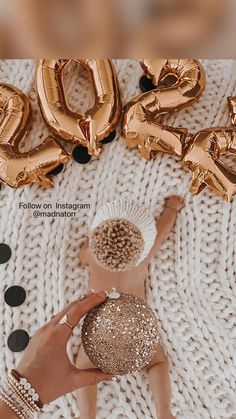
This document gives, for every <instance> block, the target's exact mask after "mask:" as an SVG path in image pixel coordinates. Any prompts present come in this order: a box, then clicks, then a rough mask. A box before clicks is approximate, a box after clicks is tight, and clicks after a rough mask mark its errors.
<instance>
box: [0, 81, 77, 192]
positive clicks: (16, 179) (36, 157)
mask: <svg viewBox="0 0 236 419" xmlns="http://www.w3.org/2000/svg"><path fill="white" fill-rule="evenodd" d="M0 110H1V111H2V113H3V119H2V120H1V122H0V180H1V181H2V182H3V183H5V184H7V185H8V186H11V187H12V188H19V187H20V186H24V185H27V184H29V183H33V182H35V183H38V184H39V185H41V186H44V187H49V186H52V185H53V181H52V180H51V178H50V177H49V176H47V174H48V173H49V172H50V171H51V170H53V169H55V168H56V167H57V166H58V165H59V164H60V163H64V162H65V161H67V160H68V159H69V156H68V154H67V153H66V152H65V151H64V150H63V149H62V147H61V146H60V145H59V144H58V143H57V142H56V141H55V140H54V139H52V138H50V137H48V138H47V139H46V140H44V141H43V142H42V143H41V144H40V145H39V146H38V147H36V148H34V149H32V150H30V151H28V152H24V153H21V152H20V150H19V146H20V143H21V142H22V140H23V139H24V137H25V135H26V133H27V130H28V126H29V121H30V117H31V106H30V102H29V100H28V98H27V96H25V95H24V93H23V92H21V91H20V90H19V89H17V88H16V87H13V86H10V85H8V84H0Z"/></svg>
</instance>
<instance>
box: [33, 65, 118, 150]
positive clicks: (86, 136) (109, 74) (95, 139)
mask: <svg viewBox="0 0 236 419" xmlns="http://www.w3.org/2000/svg"><path fill="white" fill-rule="evenodd" d="M75 61H77V62H79V63H80V64H82V65H83V66H84V67H85V68H86V69H87V71H88V72H89V74H90V78H91V80H92V83H93V87H94V93H95V103H94V106H93V107H92V108H91V109H89V110H88V111H87V112H85V113H77V112H73V111H72V110H71V109H70V108H69V106H68V104H67V102H66V96H65V91H64V86H63V72H64V70H65V68H66V67H67V66H68V64H69V63H70V62H71V60H52V59H44V60H40V61H39V63H38V65H37V69H36V86H37V91H38V98H39V105H40V108H41V111H42V114H43V117H44V119H45V121H46V123H47V125H48V126H49V128H50V129H51V130H52V132H53V133H54V134H56V135H58V136H59V137H61V138H62V139H64V140H66V141H70V142H72V143H76V144H79V145H82V146H84V147H87V148H88V152H89V154H90V155H92V156H98V155H99V154H100V152H101V144H100V142H101V141H102V140H103V139H104V138H105V137H107V136H108V135H109V134H110V133H111V131H112V130H113V129H114V128H115V126H116V124H117V122H118V120H119V117H120V115H121V108H122V107H121V99H120V92H119V86H118V80H117V76H116V71H115V69H114V66H113V64H112V62H111V61H110V60H107V59H91V60H82V59H81V60H79V59H78V60H75Z"/></svg>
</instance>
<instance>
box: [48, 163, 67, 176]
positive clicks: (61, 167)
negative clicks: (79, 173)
mask: <svg viewBox="0 0 236 419" xmlns="http://www.w3.org/2000/svg"><path fill="white" fill-rule="evenodd" d="M63 169H64V164H59V166H57V167H56V168H55V169H53V170H51V172H49V173H48V175H49V176H57V175H59V173H61V172H62V170H63Z"/></svg>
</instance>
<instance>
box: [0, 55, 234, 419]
mask: <svg viewBox="0 0 236 419" xmlns="http://www.w3.org/2000/svg"><path fill="white" fill-rule="evenodd" d="M115 65H116V69H117V72H118V77H119V82H120V88H121V91H122V95H123V102H124V103H127V101H129V100H130V99H132V98H133V97H134V96H135V95H137V94H138V93H139V92H140V91H139V87H138V83H139V77H140V75H141V74H142V70H141V68H140V66H139V63H138V61H127V60H117V61H115ZM203 65H204V68H205V70H206V74H207V85H206V90H205V92H204V94H203V96H202V97H201V99H200V100H199V102H198V103H195V104H194V105H193V106H192V107H189V108H188V109H186V110H182V111H180V112H178V113H176V114H175V115H172V116H170V117H169V118H168V119H167V120H168V124H170V125H172V124H173V125H175V126H183V127H187V128H189V130H190V131H191V132H196V131H198V130H200V129H202V128H203V127H209V126H222V125H230V122H229V118H228V112H227V101H226V98H227V96H229V95H233V94H236V62H234V61H230V60H229V61H203ZM0 81H1V82H7V83H11V84H14V85H15V86H17V87H19V88H20V89H22V90H23V91H24V92H25V93H27V94H28V95H29V97H30V100H31V102H32V105H33V111H34V116H33V126H32V129H31V132H30V135H29V136H28V137H27V139H26V145H25V149H27V148H31V147H32V145H36V144H38V143H40V142H41V141H42V139H43V138H45V137H46V135H47V133H48V130H47V128H46V126H45V124H44V122H43V120H42V117H41V115H40V113H39V110H38V106H37V101H36V93H35V89H34V62H33V61H26V60H21V61H20V60H19V61H15V60H11V61H1V62H0ZM66 85H67V92H68V98H69V102H70V104H71V105H74V106H75V107H76V109H86V108H88V106H89V104H90V103H91V102H92V95H91V91H90V90H89V88H88V80H87V76H86V74H85V73H84V72H83V71H82V73H79V72H78V68H77V67H75V66H73V65H72V66H71V71H70V72H69V74H68V76H67V77H66ZM119 132H120V127H118V128H117V134H118V135H117V140H116V141H114V142H112V143H110V144H108V145H106V146H104V149H103V152H102V154H101V156H100V158H99V159H97V160H95V159H93V160H92V161H91V162H90V163H89V164H87V165H85V166H83V165H79V164H77V163H76V162H74V161H73V160H72V159H71V160H70V161H69V162H68V163H67V164H66V168H65V170H64V172H63V173H61V174H59V175H58V176H57V177H55V186H54V188H52V189H49V190H44V189H42V188H40V187H38V186H36V185H33V186H30V187H29V186H28V187H25V188H24V189H19V190H12V189H10V188H8V187H6V186H4V185H2V188H1V190H0V242H4V243H7V244H9V246H10V247H11V249H12V258H11V259H10V261H9V263H8V264H6V265H0V349H1V352H0V373H1V375H2V374H3V373H4V372H5V370H6V369H10V368H12V366H13V365H15V363H16V361H17V359H19V356H20V355H19V354H18V355H16V354H13V353H12V352H10V350H9V349H8V348H7V345H6V341H7V337H8V336H9V334H10V333H11V332H12V331H13V330H15V329H18V328H22V329H24V330H26V331H28V332H29V334H30V335H31V336H32V334H33V333H34V332H35V331H36V329H37V328H38V327H39V326H40V325H42V324H43V323H44V322H46V321H47V320H48V319H50V318H51V316H52V315H53V313H55V312H57V311H58V310H60V309H61V308H62V307H64V306H65V305H66V304H67V303H69V302H70V301H72V300H74V299H75V298H76V297H78V296H79V295H81V294H82V293H83V292H84V290H85V288H86V281H87V275H88V274H87V272H86V271H85V270H84V269H82V267H81V266H80V263H79V258H78V251H79V247H80V245H81V243H82V241H83V239H84V238H85V237H86V235H87V232H88V225H89V223H90V222H91V220H92V219H93V217H94V214H95V212H96V209H97V208H98V207H100V206H101V205H102V204H103V203H105V202H107V201H109V200H113V199H116V198H118V197H128V198H132V199H134V200H136V201H137V202H138V203H139V204H141V205H145V206H146V207H147V208H150V210H151V211H152V212H153V214H154V215H155V216H157V217H158V216H159V215H160V213H161V211H162V208H163V203H164V199H165V198H166V197H167V196H168V195H170V194H173V193H178V194H182V195H183V196H184V197H185V199H186V207H185V208H184V209H183V210H182V211H181V213H180V215H179V216H178V220H177V222H176V225H175V227H174V230H173V231H172V233H171V234H170V236H169V237H168V239H167V240H166V241H165V243H164V244H163V246H162V248H161V250H160V251H159V253H158V255H157V256H156V257H155V258H154V260H153V262H152V263H151V265H150V274H149V281H148V283H147V300H148V302H149V303H150V305H151V306H152V307H153V308H154V309H155V311H156V314H157V316H158V318H159V321H160V328H161V338H162V341H163V346H164V348H165V350H166V352H167V354H168V358H169V363H170V371H171V382H172V399H173V412H174V413H175V414H176V416H177V419H203V418H204V419H224V418H231V419H235V418H236V395H235V394H236V391H235V387H236V385H235V381H236V350H235V335H236V286H235V270H236V199H234V200H233V202H232V203H230V204H228V203H226V202H224V201H223V200H222V199H221V198H219V197H218V196H216V195H215V194H213V193H212V192H211V191H210V190H209V189H206V190H205V191H204V192H203V193H202V194H201V195H200V196H198V197H195V198H193V197H192V196H191V194H190V193H189V192H188V188H189V184H190V178H191V174H190V172H188V171H186V170H185V169H183V167H182V164H181V162H180V161H179V160H178V159H177V158H175V157H172V156H167V155H161V154H159V155H158V156H157V157H156V158H155V159H154V160H152V161H150V162H148V161H145V160H144V159H143V158H141V156H140V155H139V154H138V152H137V151H136V150H132V151H129V150H128V149H127V147H126V145H125V142H124V140H123V139H122V137H121V136H120V135H119ZM37 201H41V202H42V203H45V202H51V203H55V202H59V203H63V202H68V203H88V204H90V205H91V208H90V210H80V212H79V213H78V216H77V217H76V218H67V219H66V218H56V219H55V220H52V219H40V218H39V219H34V218H33V216H32V211H30V210H20V209H19V203H20V202H24V203H28V202H31V203H32V202H37ZM13 284H16V285H22V286H23V287H24V288H25V289H26V291H27V299H26V302H25V303H24V305H22V306H21V307H19V308H13V309H12V308H10V307H9V306H7V305H6V304H5V303H4V298H3V297H4V290H5V289H6V287H8V286H11V285H13ZM79 335H80V331H79V330H77V331H76V332H75V334H74V336H73V338H72V339H71V344H72V345H71V347H72V349H73V352H74V353H76V352H77V350H78V345H79V342H80V340H79ZM55 350H56V348H55ZM78 415H79V412H78V409H77V406H76V401H75V398H74V396H73V395H69V396H67V397H63V398H61V399H59V400H57V401H56V402H54V403H52V404H51V405H50V406H47V407H46V408H45V409H44V413H42V414H41V415H40V418H45V419H46V418H47V419H56V418H66V419H70V418H72V417H76V416H78ZM155 417H156V416H155V410H154V405H153V401H152V398H151V393H150V390H149V387H148V382H147V379H146V377H145V376H144V375H143V374H139V373H138V374H134V375H130V376H127V377H122V378H121V379H120V380H119V381H118V382H117V383H113V382H112V383H109V384H101V385H99V397H98V418H109V419H117V418H119V419H123V418H129V419H136V418H138V419H144V418H145V419H152V418H155Z"/></svg>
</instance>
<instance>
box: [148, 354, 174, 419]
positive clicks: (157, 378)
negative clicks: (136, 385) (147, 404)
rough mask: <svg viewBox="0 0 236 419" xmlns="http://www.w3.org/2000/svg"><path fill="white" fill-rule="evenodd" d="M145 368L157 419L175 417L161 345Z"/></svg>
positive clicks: (167, 369)
mask: <svg viewBox="0 0 236 419" xmlns="http://www.w3.org/2000/svg"><path fill="white" fill-rule="evenodd" d="M146 370H147V374H148V381H149V384H150V387H151V391H152V395H153V399H154V402H155V406H156V411H157V415H158V419H175V418H174V416H173V415H172V413H171V406H170V405H171V390H170V379H169V368H168V361H167V358H166V355H165V353H164V350H163V348H162V347H161V346H159V347H158V349H157V351H156V353H155V355H154V357H153V359H152V361H151V362H150V364H149V365H148V367H146Z"/></svg>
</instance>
